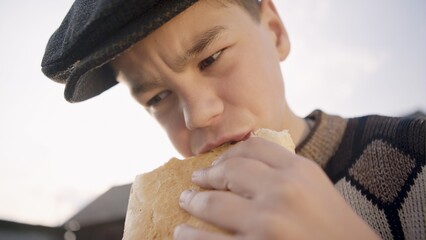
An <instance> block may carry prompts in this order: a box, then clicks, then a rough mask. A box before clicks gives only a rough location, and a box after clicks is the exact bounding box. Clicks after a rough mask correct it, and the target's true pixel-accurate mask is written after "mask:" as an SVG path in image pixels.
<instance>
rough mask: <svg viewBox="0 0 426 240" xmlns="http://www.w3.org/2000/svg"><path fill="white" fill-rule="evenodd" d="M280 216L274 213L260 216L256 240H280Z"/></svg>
mask: <svg viewBox="0 0 426 240" xmlns="http://www.w3.org/2000/svg"><path fill="white" fill-rule="evenodd" d="M281 218H282V216H280V215H278V214H274V213H270V212H268V213H265V214H261V215H260V217H259V219H258V222H257V224H258V228H257V229H258V230H260V231H259V232H258V238H256V239H282V230H283V221H282V219H281Z"/></svg>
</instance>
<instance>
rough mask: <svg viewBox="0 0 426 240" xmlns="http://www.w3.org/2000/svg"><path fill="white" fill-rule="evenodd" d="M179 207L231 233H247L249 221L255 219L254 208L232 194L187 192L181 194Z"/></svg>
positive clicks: (247, 201)
mask: <svg viewBox="0 0 426 240" xmlns="http://www.w3.org/2000/svg"><path fill="white" fill-rule="evenodd" d="M179 205H180V206H181V207H182V208H183V209H184V210H186V211H187V212H188V213H189V214H191V215H193V216H195V217H197V218H199V219H201V220H203V221H206V222H208V223H211V224H213V225H215V226H218V227H220V228H223V229H226V230H229V231H231V232H247V230H248V229H250V226H249V225H250V220H253V219H255V217H256V215H255V214H256V207H255V206H254V205H253V204H252V203H251V202H250V201H249V200H248V199H245V198H242V197H240V196H238V195H236V194H234V193H232V192H224V191H204V192H197V191H194V190H187V191H184V192H182V194H181V196H180V199H179Z"/></svg>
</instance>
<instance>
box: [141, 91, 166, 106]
mask: <svg viewBox="0 0 426 240" xmlns="http://www.w3.org/2000/svg"><path fill="white" fill-rule="evenodd" d="M170 94H171V92H170V91H168V90H167V91H162V92H160V93H159V94H157V95H155V96H154V97H152V98H151V99H150V100H149V101H148V102H147V103H146V105H147V106H148V107H152V106H155V105H157V104H158V103H160V102H161V101H162V100H164V99H165V98H166V97H168V96H169V95H170Z"/></svg>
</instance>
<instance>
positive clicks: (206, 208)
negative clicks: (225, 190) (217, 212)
mask: <svg viewBox="0 0 426 240" xmlns="http://www.w3.org/2000/svg"><path fill="white" fill-rule="evenodd" d="M217 202H218V198H217V197H216V195H215V194H213V193H212V192H199V193H197V195H195V196H194V197H193V199H192V201H191V202H190V206H191V208H192V209H193V210H194V211H196V212H205V213H206V214H209V212H211V211H213V209H214V207H215V206H216V204H217Z"/></svg>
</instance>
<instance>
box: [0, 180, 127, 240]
mask: <svg viewBox="0 0 426 240" xmlns="http://www.w3.org/2000/svg"><path fill="white" fill-rule="evenodd" d="M130 187H131V184H127V185H122V186H117V187H113V188H111V189H110V190H108V191H107V192H105V193H104V194H102V195H101V196H99V197H98V198H97V199H95V200H94V201H93V202H91V203H90V204H89V205H87V206H86V207H85V208H83V209H82V210H81V211H79V212H78V213H77V214H75V215H74V216H73V217H71V218H70V219H69V220H67V221H66V222H65V223H64V224H63V225H62V226H58V227H45V226H35V225H29V224H23V223H16V222H10V221H1V220H0V240H97V239H102V240H121V239H122V237H123V230H124V219H125V217H126V211H127V203H128V198H129V193H130Z"/></svg>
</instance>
